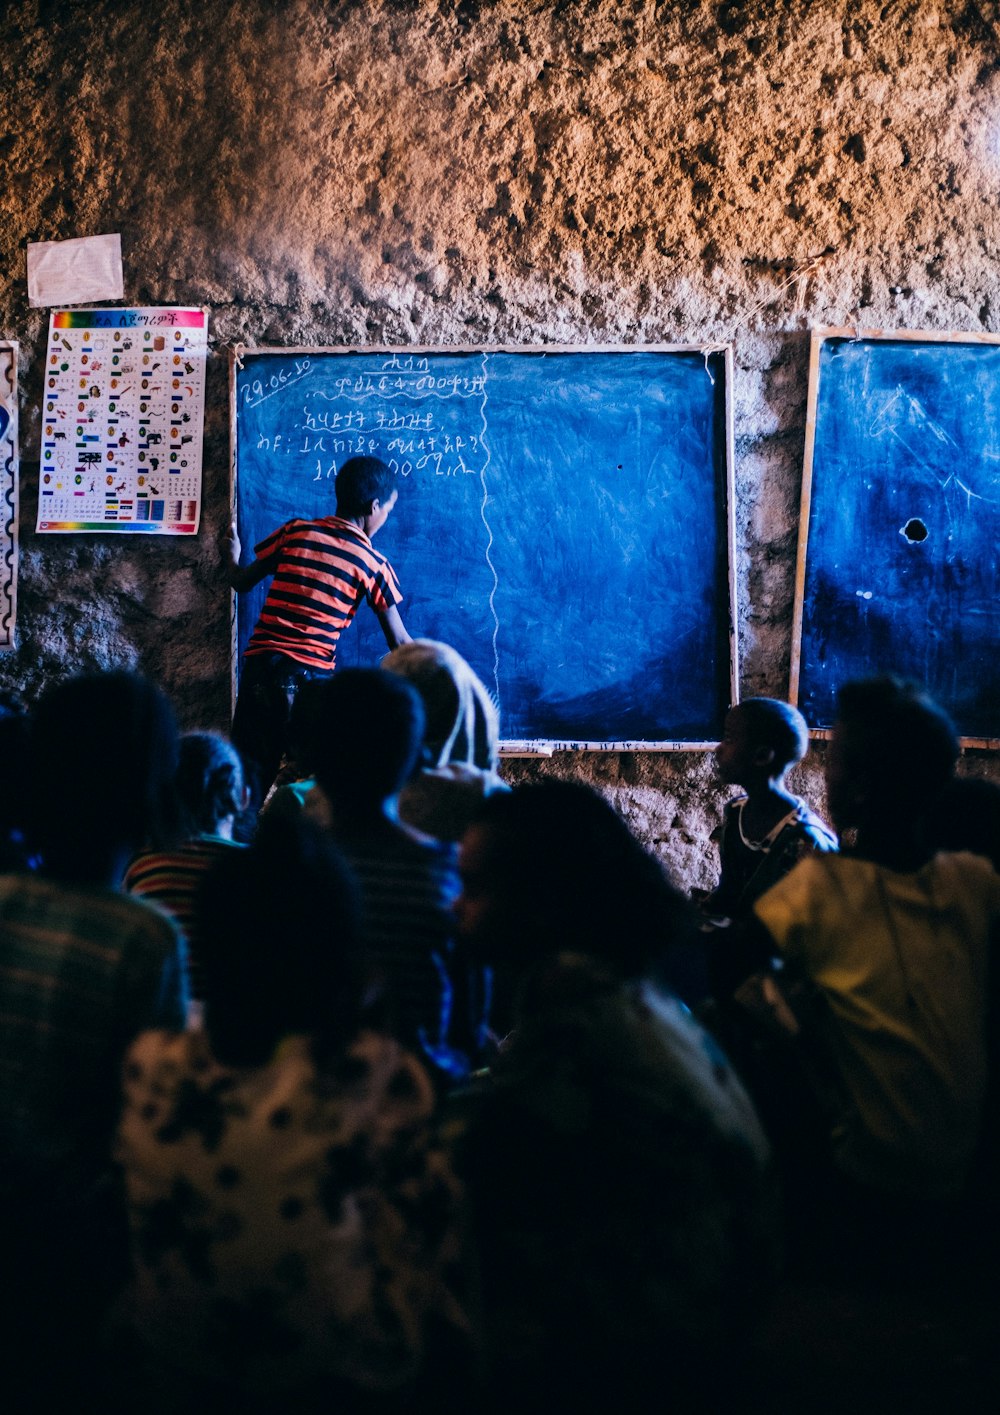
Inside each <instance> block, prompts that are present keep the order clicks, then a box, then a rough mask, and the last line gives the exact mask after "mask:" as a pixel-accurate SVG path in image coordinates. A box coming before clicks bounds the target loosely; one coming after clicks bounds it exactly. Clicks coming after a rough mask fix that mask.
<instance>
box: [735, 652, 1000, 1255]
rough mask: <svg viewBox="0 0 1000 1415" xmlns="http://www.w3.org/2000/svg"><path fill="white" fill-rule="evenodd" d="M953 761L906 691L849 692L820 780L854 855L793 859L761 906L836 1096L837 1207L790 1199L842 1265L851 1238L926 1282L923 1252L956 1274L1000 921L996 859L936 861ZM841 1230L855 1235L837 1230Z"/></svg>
mask: <svg viewBox="0 0 1000 1415" xmlns="http://www.w3.org/2000/svg"><path fill="white" fill-rule="evenodd" d="M957 757H958V743H957V739H956V736H955V732H954V728H953V726H952V724H951V723H950V721H949V719H948V717H947V715H946V714H945V713H944V712H943V711H942V710H941V709H940V708H939V707H938V706H937V705H936V704H935V703H933V702H931V700H930V699H929V698H927V696H926V695H925V694H923V693H922V692H920V691H919V690H918V689H916V688H915V687H913V686H912V685H908V684H905V683H901V682H899V681H898V680H896V679H892V678H880V679H874V680H867V681H863V682H857V683H849V684H847V685H846V686H845V687H844V688H843V689H842V690H841V692H840V694H839V697H838V712H837V721H836V724H835V728H834V735H833V740H832V742H831V744H830V749H829V751H828V754H827V763H826V777H827V794H828V799H829V803H830V811H831V814H832V816H833V821H834V824H835V825H836V827H837V829H838V831H839V832H840V833H841V835H842V836H846V837H847V839H848V841H849V842H850V844H849V846H848V847H846V848H845V850H844V851H843V853H842V854H839V855H830V854H827V855H813V856H812V857H810V858H808V859H805V860H803V861H802V862H801V863H800V864H799V865H798V867H797V868H796V869H795V870H793V871H792V872H791V873H790V874H788V875H787V876H786V877H785V878H784V879H782V880H781V881H780V882H779V883H778V884H777V885H775V887H774V888H773V889H771V890H769V891H768V893H766V894H765V895H763V896H762V897H761V898H760V899H758V900H757V902H756V904H755V905H754V914H755V916H756V920H757V927H758V928H759V929H760V932H761V943H762V944H763V945H764V947H765V948H770V951H771V952H772V954H773V953H774V952H775V950H776V951H777V953H778V955H779V956H780V959H781V962H782V970H781V974H780V976H781V978H782V979H784V980H785V982H783V984H782V986H783V988H786V989H787V988H788V987H789V986H797V987H798V988H799V989H800V990H801V988H802V987H803V985H804V986H805V987H806V988H808V989H809V990H810V994H809V995H811V999H812V1000H811V1002H810V1004H809V1011H808V1016H807V1017H806V1016H804V1015H802V1016H800V1024H801V1025H800V1034H801V1038H802V1042H803V1045H806V1046H808V1047H809V1049H810V1052H811V1054H812V1057H813V1063H814V1065H815V1063H816V1062H817V1061H819V1062H821V1064H822V1065H823V1067H824V1070H825V1072H826V1075H827V1076H828V1078H829V1082H830V1086H829V1090H830V1092H831V1093H832V1094H834V1095H836V1096H838V1097H839V1099H838V1100H837V1103H836V1105H835V1106H834V1107H832V1109H831V1108H828V1107H825V1106H823V1105H821V1104H820V1103H819V1102H817V1107H816V1108H817V1113H818V1115H819V1116H820V1118H821V1119H824V1120H825V1122H826V1127H827V1134H826V1145H825V1149H826V1164H827V1166H828V1169H827V1170H826V1173H827V1175H828V1176H834V1177H836V1180H837V1185H838V1187H837V1188H836V1189H835V1190H834V1191H833V1194H832V1196H830V1194H829V1192H828V1191H827V1190H825V1189H824V1186H823V1182H822V1179H823V1173H822V1171H821V1172H820V1173H818V1174H817V1175H816V1176H815V1179H816V1182H815V1183H813V1182H809V1183H808V1184H803V1185H801V1186H799V1191H798V1192H797V1194H796V1196H795V1197H796V1200H797V1202H798V1204H799V1205H802V1206H805V1205H808V1204H811V1203H815V1204H816V1205H817V1207H818V1206H819V1205H820V1204H821V1203H824V1202H825V1203H826V1205H827V1206H826V1208H825V1210H824V1211H823V1212H819V1213H817V1215H816V1231H817V1232H819V1231H823V1232H825V1233H827V1235H830V1234H834V1233H836V1234H837V1237H835V1238H834V1241H835V1242H837V1243H838V1245H839V1247H840V1253H839V1257H840V1258H841V1259H843V1255H844V1253H845V1252H846V1251H848V1248H847V1246H846V1242H845V1241H846V1240H848V1239H850V1238H851V1237H852V1236H853V1239H854V1241H855V1242H856V1243H857V1244H858V1245H859V1247H860V1251H859V1253H858V1254H857V1255H856V1256H858V1257H868V1258H869V1259H870V1258H871V1257H873V1256H874V1257H875V1258H876V1259H877V1255H878V1254H879V1253H880V1252H882V1251H884V1250H885V1248H886V1245H887V1244H888V1243H889V1242H890V1241H892V1242H894V1243H895V1244H896V1248H895V1254H894V1255H895V1256H896V1257H897V1258H898V1259H899V1260H900V1261H906V1262H909V1263H914V1264H916V1266H917V1268H918V1270H919V1271H921V1272H923V1271H925V1270H926V1267H927V1264H928V1262H929V1261H930V1257H931V1251H932V1245H933V1247H934V1248H935V1249H936V1254H937V1256H938V1257H939V1258H943V1259H944V1261H945V1262H946V1263H947V1264H948V1265H949V1266H953V1264H954V1263H955V1262H959V1261H961V1257H962V1255H961V1253H960V1252H957V1251H953V1250H951V1249H950V1248H949V1242H950V1236H951V1235H954V1232H955V1225H956V1224H957V1223H960V1222H961V1223H964V1222H965V1221H966V1219H965V1215H964V1208H965V1186H966V1184H967V1182H968V1180H969V1178H970V1175H971V1173H972V1170H973V1162H974V1158H975V1155H976V1149H977V1145H978V1144H979V1143H980V1140H981V1137H982V1132H983V1117H984V1100H985V1096H986V1087H987V1080H988V1043H987V1036H988V1026H987V1023H988V991H989V980H990V972H991V969H990V940H991V931H992V930H994V929H995V928H996V926H997V923H998V922H1000V878H998V877H997V875H996V873H995V872H994V871H993V869H992V867H991V865H990V863H989V861H988V860H985V859H981V858H979V857H978V856H975V855H971V854H964V853H959V854H936V853H935V851H934V845H933V842H932V835H931V831H930V829H929V827H930V825H931V824H932V822H933V821H934V820H935V817H936V815H937V813H938V811H939V806H940V802H941V800H942V798H943V796H944V793H945V791H946V790H947V787H948V785H949V782H950V781H951V779H952V774H953V771H954V766H955V762H956V760H957ZM761 926H762V927H761ZM764 931H766V933H765V932H764ZM824 1192H826V1193H827V1199H826V1200H823V1199H822V1198H821V1197H820V1196H822V1195H823V1194H824ZM847 1218H849V1219H850V1221H851V1224H852V1229H851V1230H847V1229H844V1228H843V1223H842V1222H841V1224H840V1225H838V1220H840V1221H844V1220H846V1219H847ZM835 1225H836V1227H835ZM842 1240H845V1241H842Z"/></svg>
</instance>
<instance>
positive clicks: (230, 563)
mask: <svg viewBox="0 0 1000 1415" xmlns="http://www.w3.org/2000/svg"><path fill="white" fill-rule="evenodd" d="M241 549H242V547H241V546H240V538H239V535H238V534H237V531H236V522H235V521H233V522H231V523H230V524H229V525H228V526H224V527H223V528H222V530H221V531H220V532H219V558H220V559H221V561H222V568H223V570H224V571H225V574H226V578H227V579H228V581H229V584H230V586H231V588H232V589H234V590H236V591H240V590H252V589H253V587H254V585H259V584H260V582H261V580H263V579H265V578H266V577H267V576H268V575H273V574H274V571H275V569H276V568H277V562H278V557H277V556H276V555H271V556H266V557H264V558H263V559H261V560H251V562H250V564H249V565H241V564H240V551H241Z"/></svg>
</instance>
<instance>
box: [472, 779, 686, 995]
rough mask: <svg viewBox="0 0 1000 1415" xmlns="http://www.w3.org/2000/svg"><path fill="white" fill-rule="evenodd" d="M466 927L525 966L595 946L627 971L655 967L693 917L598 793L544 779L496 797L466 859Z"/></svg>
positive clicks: (486, 953)
mask: <svg viewBox="0 0 1000 1415" xmlns="http://www.w3.org/2000/svg"><path fill="white" fill-rule="evenodd" d="M459 872H460V874H461V876H462V894H461V896H460V898H459V900H458V903H457V905H456V910H455V913H456V919H457V922H458V927H459V931H460V933H461V934H462V936H463V938H464V939H465V941H466V942H467V943H468V945H469V946H470V947H471V948H472V950H473V951H474V952H475V953H477V954H478V955H479V956H480V957H482V958H484V959H485V960H486V961H488V962H494V963H504V964H506V965H507V966H508V967H510V968H512V969H513V970H514V971H517V972H520V971H523V970H524V969H525V968H527V967H528V966H530V965H531V964H532V963H534V962H536V961H538V960H539V959H541V958H543V957H545V956H546V955H547V954H553V953H557V952H560V951H563V950H568V951H570V952H578V953H585V954H589V955H591V956H593V957H597V958H599V959H601V960H602V961H603V962H605V963H607V964H609V965H610V966H611V967H613V968H614V969H615V970H616V971H617V972H619V973H620V974H621V975H622V976H625V977H635V976H639V975H641V974H642V973H644V972H645V971H646V970H647V969H648V968H650V967H651V966H653V965H654V964H655V962H656V961H657V959H659V958H660V957H661V956H662V955H663V953H664V952H665V950H666V948H667V947H669V945H670V943H671V942H672V941H673V940H674V938H675V936H676V935H677V934H678V933H680V932H681V931H683V930H684V929H685V927H686V922H687V908H686V904H685V902H684V900H683V899H681V897H680V896H679V895H678V894H677V892H676V891H675V890H674V889H673V888H672V886H671V885H670V884H669V883H668V882H667V880H666V878H665V876H664V874H663V871H662V870H661V868H660V866H659V863H658V862H657V861H656V860H655V859H653V857H652V856H650V855H648V854H647V853H646V851H645V850H644V849H643V848H642V846H641V845H640V844H639V842H638V841H637V840H636V839H635V837H634V836H633V835H632V833H631V832H630V831H629V829H628V827H627V826H626V824H625V822H624V821H623V820H622V819H621V817H620V816H619V815H618V814H617V813H616V812H615V811H614V810H613V809H612V807H611V806H610V805H609V804H608V803H607V801H605V800H604V798H603V797H601V796H599V795H598V794H597V792H596V791H592V790H591V789H590V788H589V787H587V786H583V785H581V784H579V783H576V782H568V781H544V782H539V783H537V784H534V785H527V786H519V787H516V788H515V790H513V791H511V792H507V793H504V794H497V795H495V796H491V797H489V798H488V800H487V801H486V803H485V805H484V807H483V809H482V811H481V813H480V815H479V817H478V819H477V820H476V823H475V824H474V825H473V826H472V827H471V829H470V830H469V831H468V832H467V833H466V835H465V838H464V839H463V842H462V847H461V853H460V857H459Z"/></svg>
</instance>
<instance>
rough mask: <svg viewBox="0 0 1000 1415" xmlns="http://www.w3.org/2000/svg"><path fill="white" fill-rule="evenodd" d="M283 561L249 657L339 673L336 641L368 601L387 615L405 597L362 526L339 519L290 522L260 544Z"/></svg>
mask: <svg viewBox="0 0 1000 1415" xmlns="http://www.w3.org/2000/svg"><path fill="white" fill-rule="evenodd" d="M254 550H255V554H256V556H257V559H258V560H268V559H272V558H273V557H275V556H277V565H276V567H275V570H274V578H273V580H272V581H271V587H270V589H269V590H268V592H267V598H266V599H265V600H264V607H263V609H262V610H261V612H260V618H259V619H258V620H257V625H256V628H255V629H254V631H253V633H252V634H251V635H250V642H249V643H248V645H247V649H246V652H247V656H248V657H249V656H250V655H251V654H258V653H282V654H284V655H285V656H286V658H292V659H294V660H295V661H296V662H297V663H302V664H305V665H306V666H307V667H308V668H320V669H332V668H333V666H334V661H335V658H336V646H337V640H338V639H339V638H340V635H341V633H342V632H343V630H344V629H346V628H347V626H348V624H349V623H350V622H351V620H352V619H353V618H354V615H355V613H356V612H357V609H358V606H359V605H360V604H361V601H362V600H365V599H366V600H367V601H368V603H369V604H370V605H371V606H372V608H373V609H374V610H376V611H377V612H379V613H381V612H383V611H385V610H387V609H391V608H392V606H393V605H396V604H399V603H400V601H401V600H402V598H403V596H402V595H401V594H400V590H399V585H398V584H397V582H396V576H395V573H394V571H393V568H392V566H391V565H390V564H389V562H388V560H386V558H385V556H384V555H380V554H379V552H378V551H377V550H373V549H372V543H371V541H370V540H369V539H368V537H367V536H366V535H365V533H364V531H363V530H361V529H360V527H358V526H355V525H353V524H352V523H351V522H350V521H345V520H342V519H341V518H340V517H339V516H325V517H323V518H322V519H321V520H317V521H305V520H294V521H286V522H285V524H284V525H283V526H279V527H278V529H277V530H276V531H272V533H271V534H270V535H269V536H268V537H267V538H266V540H262V541H261V542H260V544H259V545H258V546H255V547H254Z"/></svg>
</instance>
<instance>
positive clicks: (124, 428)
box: [36, 307, 208, 536]
mask: <svg viewBox="0 0 1000 1415" xmlns="http://www.w3.org/2000/svg"><path fill="white" fill-rule="evenodd" d="M207 353H208V312H207V310H201V309H174V308H170V307H160V308H147V309H90V310H54V311H53V312H52V318H51V322H50V324H49V347H48V354H47V357H46V365H45V367H46V372H45V387H44V390H43V392H44V400H43V403H42V409H43V415H44V421H43V424H42V455H41V465H40V472H39V487H38V523H37V527H36V529H37V530H39V531H50V532H61V533H68V532H81V531H84V532H85V531H102V532H118V531H120V532H138V531H146V532H148V533H150V534H152V535H161V536H193V535H196V534H197V531H198V523H199V519H200V515H201V443H202V430H203V427H204V420H205V360H206V357H207Z"/></svg>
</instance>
